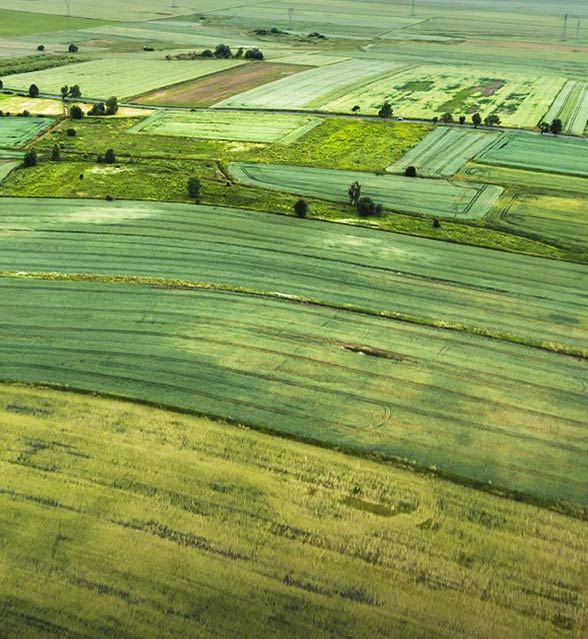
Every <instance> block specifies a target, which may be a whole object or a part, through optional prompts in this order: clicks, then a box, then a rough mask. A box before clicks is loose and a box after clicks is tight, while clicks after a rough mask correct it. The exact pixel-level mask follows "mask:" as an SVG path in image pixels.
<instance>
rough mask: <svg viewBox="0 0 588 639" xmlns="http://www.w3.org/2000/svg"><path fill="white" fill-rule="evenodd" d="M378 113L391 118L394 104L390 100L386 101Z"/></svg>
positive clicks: (382, 116)
mask: <svg viewBox="0 0 588 639" xmlns="http://www.w3.org/2000/svg"><path fill="white" fill-rule="evenodd" d="M378 115H379V116H380V117H381V118H391V117H392V105H391V104H390V103H389V102H384V104H382V106H381V107H380V110H379V111H378Z"/></svg>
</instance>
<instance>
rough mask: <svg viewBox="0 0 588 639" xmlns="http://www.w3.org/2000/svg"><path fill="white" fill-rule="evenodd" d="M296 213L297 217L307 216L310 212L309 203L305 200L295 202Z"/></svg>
mask: <svg viewBox="0 0 588 639" xmlns="http://www.w3.org/2000/svg"><path fill="white" fill-rule="evenodd" d="M294 213H295V214H296V217H306V214H307V213H308V204H307V203H306V201H305V200H298V201H297V202H296V204H294Z"/></svg>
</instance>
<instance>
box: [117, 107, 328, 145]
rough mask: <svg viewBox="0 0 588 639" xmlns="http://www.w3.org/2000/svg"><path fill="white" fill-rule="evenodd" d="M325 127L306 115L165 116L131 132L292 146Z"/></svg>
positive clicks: (207, 113)
mask: <svg viewBox="0 0 588 639" xmlns="http://www.w3.org/2000/svg"><path fill="white" fill-rule="evenodd" d="M321 123H322V120H321V119H320V118H314V117H306V116H302V115H300V116H298V115H274V114H272V113H223V112H214V111H199V112H196V113H190V112H188V113H186V112H161V113H156V114H155V115H152V116H151V117H149V118H147V119H145V120H143V121H142V122H140V123H139V124H138V125H136V126H135V127H133V128H132V129H130V131H129V132H130V133H140V132H141V133H148V134H150V135H171V136H179V137H185V138H201V139H205V140H230V141H238V142H265V143H269V142H279V143H280V144H289V143H290V142H294V140H297V139H298V138H299V137H302V136H303V135H304V134H306V133H308V132H309V131H311V130H312V129H314V127H315V126H318V125H319V124H321Z"/></svg>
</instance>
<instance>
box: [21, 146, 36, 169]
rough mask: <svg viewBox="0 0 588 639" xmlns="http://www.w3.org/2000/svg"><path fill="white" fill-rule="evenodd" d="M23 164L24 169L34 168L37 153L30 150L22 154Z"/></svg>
mask: <svg viewBox="0 0 588 639" xmlns="http://www.w3.org/2000/svg"><path fill="white" fill-rule="evenodd" d="M23 162H24V165H25V166H26V167H29V166H35V165H36V164H37V152H36V151H35V149H31V150H30V151H27V152H26V153H25V154H24V159H23Z"/></svg>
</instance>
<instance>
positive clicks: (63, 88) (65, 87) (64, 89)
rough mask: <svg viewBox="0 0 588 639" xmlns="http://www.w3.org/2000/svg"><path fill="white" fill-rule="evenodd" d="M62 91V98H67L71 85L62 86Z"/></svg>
mask: <svg viewBox="0 0 588 639" xmlns="http://www.w3.org/2000/svg"><path fill="white" fill-rule="evenodd" d="M60 91H61V99H62V100H65V98H67V94H68V93H69V87H68V86H67V84H65V85H64V86H62V87H61V89H60Z"/></svg>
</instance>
